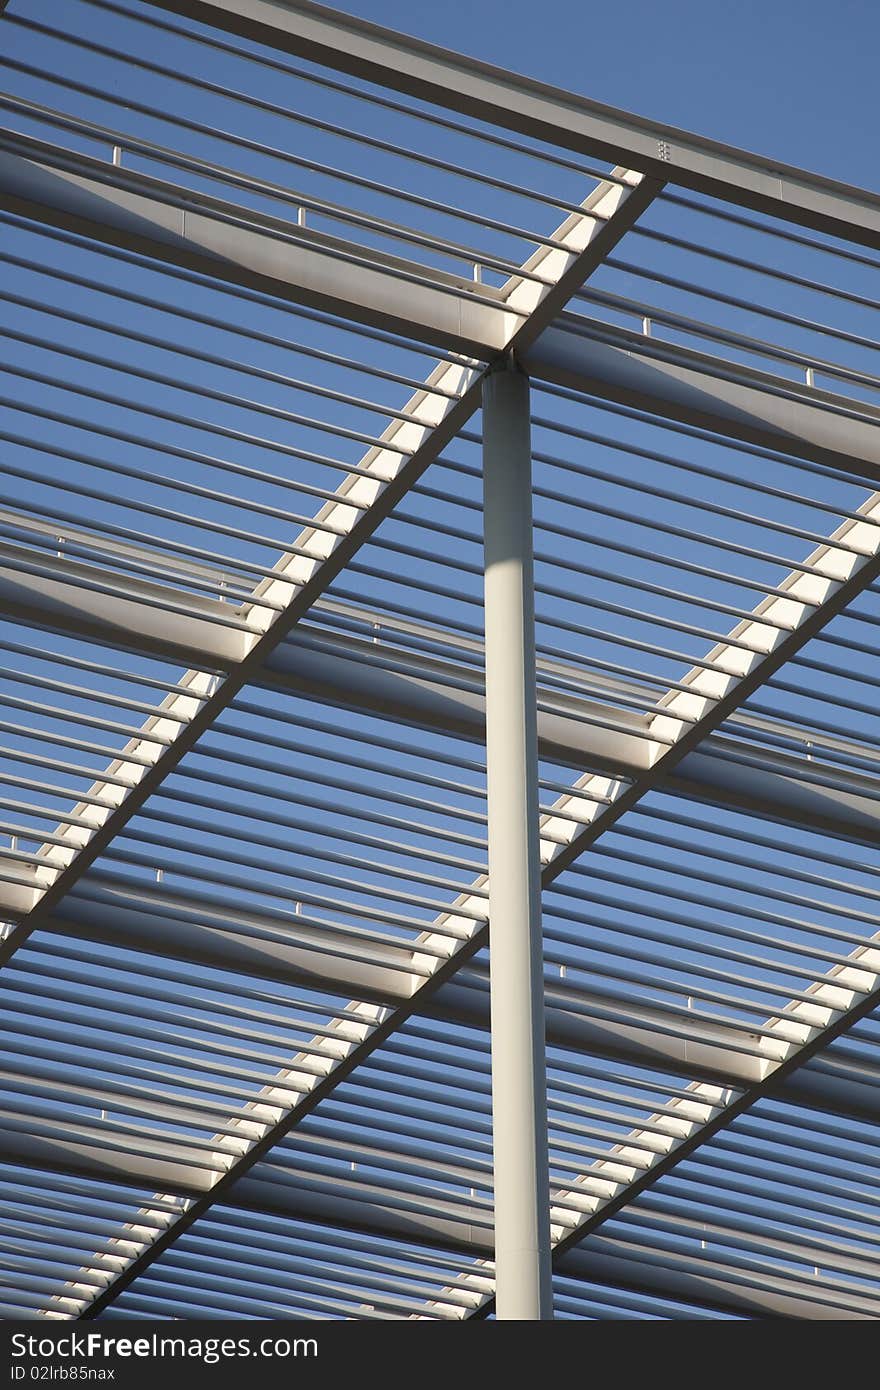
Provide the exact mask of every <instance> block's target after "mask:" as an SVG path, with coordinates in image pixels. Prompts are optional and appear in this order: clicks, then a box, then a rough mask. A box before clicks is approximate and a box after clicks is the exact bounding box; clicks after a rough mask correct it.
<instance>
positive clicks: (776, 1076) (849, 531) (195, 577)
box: [0, 0, 880, 1320]
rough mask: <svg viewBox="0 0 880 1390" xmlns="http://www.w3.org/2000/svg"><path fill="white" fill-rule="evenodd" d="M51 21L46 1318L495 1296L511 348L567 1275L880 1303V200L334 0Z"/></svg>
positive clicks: (35, 175) (10, 1222)
mask: <svg viewBox="0 0 880 1390" xmlns="http://www.w3.org/2000/svg"><path fill="white" fill-rule="evenodd" d="M0 11H2V17H0V33H2V38H3V54H4V57H3V62H4V67H5V74H6V80H5V94H4V95H3V96H2V97H0V105H2V108H3V129H2V132H0V224H2V229H3V237H2V247H0V267H2V273H0V300H2V304H3V311H4V312H3V334H2V340H3V341H2V349H0V351H2V359H0V378H2V380H0V398H2V399H0V439H2V444H3V450H2V462H0V594H2V600H3V603H2V610H0V636H2V640H3V643H4V647H5V661H4V663H3V667H2V670H0V836H2V838H3V848H2V854H0V913H2V918H3V923H4V925H3V928H2V941H0V961H2V969H0V994H2V1001H3V1023H2V1030H3V1053H2V1061H0V1313H2V1314H3V1315H4V1316H5V1317H8V1318H18V1317H33V1318H40V1317H43V1318H71V1317H77V1318H94V1317H101V1318H123V1317H124V1318H138V1317H156V1316H159V1317H171V1316H174V1317H206V1316H239V1317H245V1318H249V1317H289V1318H340V1317H344V1318H423V1319H434V1320H436V1319H453V1320H454V1319H464V1318H471V1317H485V1316H489V1315H491V1314H492V1312H493V1296H494V1270H493V1250H494V1243H493V1215H492V1214H493V1169H492V1107H491V1081H490V1046H489V977H490V970H489V965H490V953H489V950H488V943H489V920H488V878H487V811H486V766H485V751H484V744H485V698H484V640H483V611H482V610H483V549H482V546H483V524H482V523H483V518H482V505H483V503H482V463H481V446H482V432H481V431H482V417H481V410H480V407H481V399H482V391H483V382H484V378H485V376H486V373H487V372H488V371H490V370H492V369H493V368H494V367H495V366H496V365H497V364H498V363H499V362H507V361H511V360H513V361H515V363H516V364H517V365H518V367H519V369H520V371H521V372H522V373H524V374H525V375H526V376H527V377H528V379H529V382H530V390H531V414H532V419H531V437H532V451H531V457H532V470H533V485H532V509H533V516H534V533H533V534H534V565H535V587H534V596H535V637H536V659H537V676H536V691H535V699H536V708H537V740H538V754H539V764H538V768H537V774H538V779H539V792H540V851H541V883H542V911H543V967H544V987H545V995H544V997H545V1015H546V1044H547V1095H546V1108H547V1141H548V1149H549V1174H550V1199H549V1200H550V1210H549V1213H548V1221H549V1224H550V1230H551V1238H552V1245H553V1270H554V1290H553V1291H554V1311H555V1315H556V1316H557V1317H559V1318H568V1317H576V1318H632V1317H636V1318H645V1317H661V1318H666V1317H669V1318H692V1317H713V1318H717V1317H789V1318H791V1317H793V1318H840V1317H845V1318H875V1317H877V1316H878V1314H880V1264H878V1246H880V1149H878V1138H880V1130H878V1122H880V1100H878V1094H880V1093H878V1088H877V1082H878V1079H880V1016H878V1010H880V942H878V939H877V938H878V932H880V857H878V849H880V782H878V777H877V772H878V766H880V730H878V726H877V718H876V708H877V691H878V688H880V675H878V670H880V667H878V661H877V658H878V653H880V594H878V583H877V581H878V576H880V492H877V491H875V488H877V486H878V476H880V428H878V425H880V408H878V396H877V391H878V385H880V377H878V374H877V351H878V344H877V338H876V332H875V331H874V325H875V323H876V315H877V311H878V309H880V278H878V271H880V196H878V195H877V194H874V193H869V192H866V191H863V190H860V189H858V188H853V187H849V186H845V185H842V184H839V183H835V182H834V181H832V180H828V179H823V178H819V177H816V176H814V175H811V174H808V173H806V172H804V171H802V170H798V169H792V168H789V167H786V166H783V165H780V164H779V163H777V162H774V161H771V160H768V159H764V158H759V157H757V156H754V155H751V154H747V153H744V152H742V151H739V150H736V149H733V148H730V147H728V146H724V145H720V144H718V143H715V142H712V141H709V140H705V139H702V138H699V137H696V136H693V135H690V134H687V133H685V132H682V131H679V130H675V129H671V128H667V127H663V126H659V125H656V124H654V123H651V122H648V121H645V120H642V119H641V118H638V117H635V116H632V115H629V114H627V113H624V112H621V111H617V110H613V109H611V108H608V107H604V106H601V105H599V104H597V103H595V102H591V101H589V100H586V99H584V98H582V97H579V96H575V95H572V94H571V93H567V92H563V91H559V90H555V89H553V88H550V87H548V86H546V85H543V84H540V83H537V82H534V81H530V80H527V79H524V78H521V77H517V76H514V75H513V74H510V73H507V72H502V71H500V70H498V69H495V68H492V67H490V66H488V65H487V64H484V63H481V62H477V61H475V60H473V59H470V58H464V57H461V56H459V55H456V54H453V53H449V52H446V51H443V50H440V49H438V48H435V47H432V46H430V45H428V44H425V43H422V42H419V41H416V40H414V39H410V38H406V37H403V36H401V35H398V34H392V33H390V32H389V31H386V30H382V29H380V28H378V27H377V26H374V25H372V24H368V23H365V22H362V21H359V20H356V19H353V18H351V17H349V16H344V15H342V14H339V13H337V12H335V11H333V10H329V9H325V8H323V7H321V6H317V5H313V4H310V3H308V2H307V0H161V2H160V0H152V3H147V2H146V0H68V3H67V4H65V5H64V6H63V7H59V6H58V5H57V4H54V3H52V0H8V3H6V4H5V6H4V5H3V4H2V3H0Z"/></svg>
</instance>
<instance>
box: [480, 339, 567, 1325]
mask: <svg viewBox="0 0 880 1390" xmlns="http://www.w3.org/2000/svg"><path fill="white" fill-rule="evenodd" d="M531 473H532V460H531V437H530V426H529V383H528V378H527V377H525V376H524V375H523V374H522V373H521V372H519V371H518V370H517V369H516V367H515V366H514V364H513V363H512V362H508V363H505V364H502V365H500V366H499V367H498V368H497V369H496V370H494V371H492V372H490V373H489V375H488V376H487V377H486V378H485V380H484V383H483V498H484V521H483V526H484V533H483V534H484V544H485V559H484V564H485V623H486V766H487V773H488V792H489V806H488V817H489V922H490V937H489V956H490V976H491V999H492V1113H493V1143H494V1161H495V1266H496V1311H497V1316H498V1317H499V1318H520V1319H536V1318H551V1317H552V1316H553V1302H552V1290H551V1284H550V1212H549V1191H548V1177H547V1082H546V1072H545V1059H544V985H543V967H542V952H541V861H540V845H539V838H538V738H537V727H536V725H537V718H536V711H535V635H534V624H535V602H534V586H533V574H532V484H531Z"/></svg>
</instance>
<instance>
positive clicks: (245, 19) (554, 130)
mask: <svg viewBox="0 0 880 1390" xmlns="http://www.w3.org/2000/svg"><path fill="white" fill-rule="evenodd" d="M150 2H151V3H152V4H153V5H154V7H155V8H157V9H163V10H170V11H172V12H174V13H175V14H179V15H186V16H188V17H190V18H192V19H197V20H199V21H200V22H201V23H203V24H210V25H215V26H217V27H218V28H221V29H225V30H227V31H228V32H231V33H234V34H238V35H240V36H241V37H243V38H248V39H254V40H256V41H257V42H258V43H263V44H268V45H270V46H274V47H276V48H280V49H283V50H284V51H285V52H287V53H293V54H296V55H298V56H300V57H303V58H307V59H308V60H309V61H312V62H316V63H321V64H324V65H326V66H327V67H330V68H335V69H337V70H339V71H342V72H347V73H350V74H351V75H352V76H354V77H360V78H365V79H366V80H367V81H370V82H376V83H378V84H379V85H380V86H382V87H385V88H388V89H390V90H392V91H399V92H406V93H409V94H410V95H412V96H415V97H418V98H420V99H422V100H425V101H429V102H433V103H435V104H436V105H438V106H440V107H445V108H447V109H452V110H455V111H459V112H461V113H463V114H465V115H468V116H473V117H475V118H476V119H477V120H481V121H488V122H490V123H492V124H494V125H498V126H501V127H503V128H505V129H508V130H514V131H517V132H518V133H520V134H522V135H526V136H530V137H533V138H535V139H539V140H546V141H549V142H550V143H551V144H554V145H556V146H558V147H561V148H563V149H568V150H575V151H577V152H578V153H580V154H584V155H587V156H592V157H594V158H601V159H607V160H609V161H611V162H613V163H620V164H626V165H627V166H628V167H629V168H633V169H640V170H643V171H644V172H645V173H651V174H654V175H655V176H656V177H658V178H662V179H669V180H671V181H672V182H675V183H678V184H681V185H683V186H685V187H688V188H693V189H696V190H697V191H699V192H703V193H708V194H710V195H712V196H713V197H718V198H723V199H726V200H727V201H729V202H733V203H740V204H742V205H744V206H746V207H751V208H756V209H757V210H759V211H761V212H766V213H769V214H770V215H772V216H776V217H781V218H783V219H785V220H787V221H791V222H798V223H801V224H803V225H805V226H809V227H815V228H818V229H819V230H821V231H826V232H830V233H832V234H833V235H835V236H841V237H847V238H850V239H852V240H854V241H860V242H863V243H864V244H865V245H869V246H875V247H876V246H880V196H878V195H877V194H875V193H868V192H865V191H864V190H862V189H858V188H852V187H850V186H848V185H846V184H843V183H838V182H836V181H835V180H833V179H823V178H821V177H819V176H818V175H816V174H810V173H807V172H806V171H805V170H803V169H796V168H792V167H791V166H790V165H785V164H781V163H780V162H779V161H777V160H772V159H769V158H767V157H765V156H759V155H753V154H748V153H746V152H745V151H743V150H738V149H735V148H733V147H732V146H730V145H724V144H721V143H720V142H718V141H715V140H707V139H705V138H703V137H702V136H698V135H692V134H690V133H688V132H687V131H683V130H678V129H676V128H675V127H673V126H665V125H661V124H660V123H659V122H656V121H648V120H645V119H644V118H642V117H640V116H634V115H631V114H630V113H629V112H626V111H620V110H618V109H616V108H614V107H611V106H605V105H603V104H601V103H600V102H596V101H590V100H589V98H587V97H583V96H577V95H575V94H573V93H571V92H566V91H563V90H561V89H559V88H557V87H551V86H549V85H547V84H546V83H542V82H536V81H534V80H533V79H531V78H525V77H520V76H518V75H516V74H514V73H511V72H506V71H505V70H504V69H502V68H498V67H494V66H492V65H491V64H489V63H483V62H480V61H479V60H478V59H476V58H470V57H465V56H464V55H463V54H459V53H450V52H449V51H448V50H447V49H445V48H440V47H437V46H436V45H434V44H430V43H426V42H424V41H423V40H421V39H414V38H411V37H409V36H407V35H404V34H399V33H395V32H394V31H393V30H390V29H384V28H382V27H380V26H379V25H377V24H373V23H371V22H369V21H367V20H364V19H360V18H356V17H355V16H354V15H350V14H343V13H341V12H340V11H338V10H332V9H328V8H327V7H325V6H323V5H316V4H312V3H310V0H150Z"/></svg>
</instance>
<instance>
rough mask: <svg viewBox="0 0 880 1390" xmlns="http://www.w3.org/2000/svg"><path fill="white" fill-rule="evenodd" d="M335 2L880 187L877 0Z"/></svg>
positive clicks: (548, 78)
mask: <svg viewBox="0 0 880 1390" xmlns="http://www.w3.org/2000/svg"><path fill="white" fill-rule="evenodd" d="M336 8H338V9H341V10H344V11H346V13H349V14H356V15H359V16H361V17H362V18H364V19H370V20H373V21H375V22H376V23H378V24H386V25H388V26H390V27H391V28H394V29H400V30H403V31H404V32H407V33H411V34H417V35H418V36H419V37H420V38H424V39H428V40H430V41H431V42H433V43H442V44H445V45H446V46H447V47H449V48H455V49H457V50H458V51H459V52H465V53H471V54H473V55H474V56H475V57H478V58H483V59H485V60H486V61H491V62H494V63H498V64H499V65H501V66H503V67H508V68H513V69H514V70H515V71H517V72H524V73H527V74H528V75H529V76H532V77H537V78H540V79H541V80H543V81H545V82H552V83H555V84H557V85H559V86H562V87H568V88H569V89H571V90H572V91H576V92H581V93H583V94H584V95H585V96H589V97H592V98H594V99H595V100H597V101H604V102H608V103H609V104H610V105H614V106H622V107H625V108H627V109H628V110H630V111H636V112H638V113H639V114H641V115H644V116H650V117H653V118H655V119H656V120H661V121H664V122H667V123H669V124H671V125H678V126H682V127H684V128H685V129H688V130H694V131H698V132H699V133H700V134H703V135H709V136H712V137H713V138H715V139H718V140H727V141H729V142H730V143H731V144H735V145H739V146H741V147H743V148H746V149H751V150H754V151H755V152H756V153H760V154H764V153H766V154H769V155H773V156H775V157H776V158H777V159H781V160H785V161H787V162H788V163H791V164H799V165H802V166H803V167H805V168H809V169H815V170H816V171H817V172H818V173H822V174H826V175H829V176H833V177H835V178H841V179H845V180H848V181H849V182H853V183H860V184H861V185H862V186H863V187H869V188H880V168H878V163H880V161H878V155H877V145H876V141H875V138H874V136H875V133H876V128H877V115H878V98H877V92H878V86H877V59H878V54H880V6H878V5H877V4H876V3H875V0H837V3H835V4H827V3H820V0H763V3H762V2H761V0H736V2H735V3H727V2H726V0H664V3H662V4H660V3H657V0H614V3H613V4H590V3H589V0H542V3H540V4H534V3H532V0H479V3H474V0H444V3H443V4H434V3H428V0H415V3H413V0H346V3H344V4H340V5H337V7H336ZM536 15H537V16H538V18H537V19H536V18H535V16H536Z"/></svg>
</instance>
